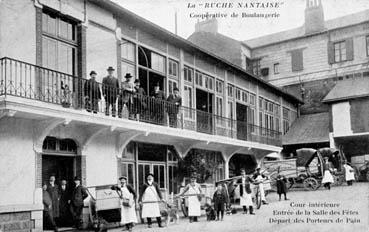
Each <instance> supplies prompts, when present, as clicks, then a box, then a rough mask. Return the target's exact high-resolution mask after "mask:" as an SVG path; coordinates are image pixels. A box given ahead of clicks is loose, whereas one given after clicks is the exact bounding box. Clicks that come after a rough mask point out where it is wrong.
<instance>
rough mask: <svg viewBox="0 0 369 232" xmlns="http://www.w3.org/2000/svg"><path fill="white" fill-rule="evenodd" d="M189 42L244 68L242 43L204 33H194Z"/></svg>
mask: <svg viewBox="0 0 369 232" xmlns="http://www.w3.org/2000/svg"><path fill="white" fill-rule="evenodd" d="M188 40H189V41H191V42H192V43H194V44H196V45H198V46H200V47H202V48H205V49H207V50H208V51H210V52H212V53H214V54H216V55H218V56H220V57H223V58H224V59H226V60H229V61H231V62H232V63H234V64H236V65H238V66H242V59H241V46H242V43H241V41H238V40H235V39H232V38H230V37H228V36H225V35H222V34H220V33H211V32H203V31H199V32H194V33H192V34H191V35H190V37H188Z"/></svg>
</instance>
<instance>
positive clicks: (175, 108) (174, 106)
mask: <svg viewBox="0 0 369 232" xmlns="http://www.w3.org/2000/svg"><path fill="white" fill-rule="evenodd" d="M167 101H168V104H167V112H168V115H169V125H170V126H171V127H177V114H178V112H179V107H180V106H181V105H182V98H181V96H179V95H177V96H175V95H174V94H171V95H169V97H168V99H167Z"/></svg>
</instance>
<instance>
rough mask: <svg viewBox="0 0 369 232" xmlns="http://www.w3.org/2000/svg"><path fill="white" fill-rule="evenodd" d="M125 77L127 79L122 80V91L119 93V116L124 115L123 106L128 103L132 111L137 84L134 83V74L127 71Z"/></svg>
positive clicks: (129, 109) (128, 107)
mask: <svg viewBox="0 0 369 232" xmlns="http://www.w3.org/2000/svg"><path fill="white" fill-rule="evenodd" d="M124 78H126V80H125V81H124V82H122V92H121V93H120V94H119V99H118V117H120V118H121V117H122V110H123V106H124V105H126V106H127V109H128V111H129V113H131V108H132V104H133V100H132V98H133V94H134V93H135V86H134V84H133V83H132V81H131V80H132V75H131V74H130V73H127V74H126V75H125V76H124Z"/></svg>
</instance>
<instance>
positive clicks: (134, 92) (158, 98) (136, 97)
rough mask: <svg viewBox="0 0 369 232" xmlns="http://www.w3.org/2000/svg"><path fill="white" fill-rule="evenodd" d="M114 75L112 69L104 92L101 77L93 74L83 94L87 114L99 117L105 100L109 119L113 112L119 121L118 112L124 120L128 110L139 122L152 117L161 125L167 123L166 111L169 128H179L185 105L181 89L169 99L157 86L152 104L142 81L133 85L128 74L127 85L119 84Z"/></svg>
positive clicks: (130, 115)
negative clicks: (165, 120) (140, 118)
mask: <svg viewBox="0 0 369 232" xmlns="http://www.w3.org/2000/svg"><path fill="white" fill-rule="evenodd" d="M114 71H115V69H114V68H113V67H108V69H107V72H108V75H107V76H106V77H104V78H103V81H102V87H101V90H102V91H101V90H100V86H99V83H98V82H97V81H96V76H97V73H96V72H95V71H91V72H90V79H89V80H87V81H86V82H85V84H84V93H83V94H84V98H85V107H86V110H87V111H89V112H91V111H92V112H93V113H97V112H98V106H99V102H100V100H101V99H102V97H101V96H103V97H104V100H105V114H106V115H109V113H110V109H111V114H112V116H113V117H115V116H116V115H117V110H118V117H120V118H121V117H122V113H123V108H124V106H126V107H127V109H128V112H129V117H131V118H134V119H139V117H140V115H141V116H142V115H146V114H148V116H149V117H151V118H152V119H153V120H155V121H157V123H159V124H162V123H164V111H166V112H167V114H168V116H169V125H170V126H172V127H177V115H178V112H179V107H180V106H181V105H182V98H181V96H180V94H179V89H178V88H177V87H175V88H173V93H172V94H170V95H169V96H168V98H166V97H165V94H164V92H163V91H162V90H160V85H159V83H157V84H156V85H155V86H154V91H153V92H152V93H150V96H151V98H152V99H154V100H149V99H148V98H145V97H144V96H146V91H145V89H143V88H142V87H141V85H140V84H141V83H140V80H139V79H136V80H134V81H132V78H133V77H132V75H131V74H130V73H127V74H126V75H125V76H124V78H125V81H123V82H122V83H119V80H118V79H117V78H116V77H115V76H114ZM117 102H118V107H117ZM150 108H153V109H150Z"/></svg>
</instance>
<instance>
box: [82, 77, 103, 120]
mask: <svg viewBox="0 0 369 232" xmlns="http://www.w3.org/2000/svg"><path fill="white" fill-rule="evenodd" d="M96 75H97V73H96V72H95V71H91V72H90V77H91V78H90V79H89V80H88V81H86V83H85V86H84V87H85V88H84V95H85V107H86V110H87V111H88V112H91V111H92V112H94V113H95V114H96V113H97V111H98V110H99V101H100V100H101V92H100V87H99V83H97V82H96Z"/></svg>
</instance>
